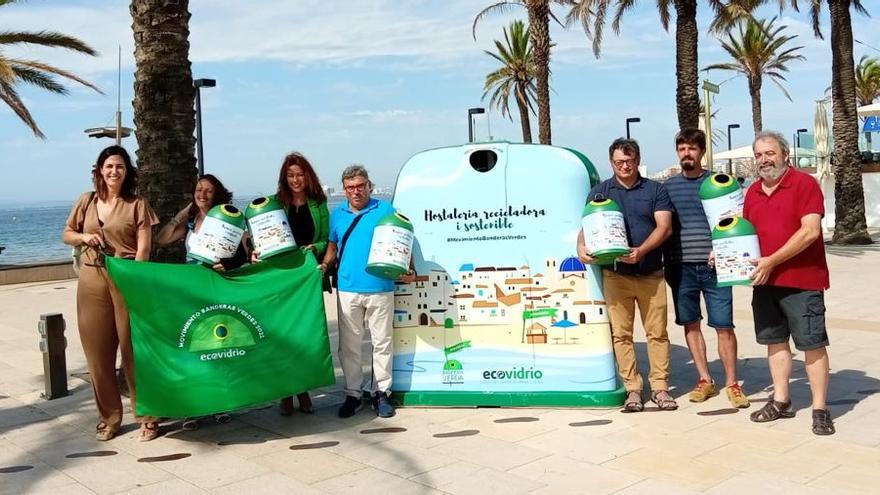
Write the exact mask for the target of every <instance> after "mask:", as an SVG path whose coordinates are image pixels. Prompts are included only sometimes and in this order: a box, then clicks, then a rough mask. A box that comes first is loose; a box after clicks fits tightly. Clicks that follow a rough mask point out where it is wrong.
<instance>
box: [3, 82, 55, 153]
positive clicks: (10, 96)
mask: <svg viewBox="0 0 880 495" xmlns="http://www.w3.org/2000/svg"><path fill="white" fill-rule="evenodd" d="M0 101H2V102H3V103H6V105H7V106H8V107H9V108H11V109H12V111H13V112H14V113H15V115H17V116H18V118H19V119H21V121H22V122H24V123H25V125H27V126H28V127H30V129H31V131H33V133H34V135H35V136H36V137H38V138H40V139H46V135H45V134H43V131H41V130H40V127H39V126H38V125H37V122H36V121H35V120H34V117H33V116H32V115H31V112H30V111H28V109H27V107H26V106H25V104H24V102H23V101H21V97H19V96H18V92H16V91H15V87H13V86H12V85H11V84H8V83H6V82H3V81H0Z"/></svg>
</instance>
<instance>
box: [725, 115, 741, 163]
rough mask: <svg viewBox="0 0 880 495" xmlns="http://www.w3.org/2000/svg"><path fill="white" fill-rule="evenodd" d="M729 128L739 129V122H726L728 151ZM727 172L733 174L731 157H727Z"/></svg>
mask: <svg viewBox="0 0 880 495" xmlns="http://www.w3.org/2000/svg"><path fill="white" fill-rule="evenodd" d="M731 129H739V124H727V151H730V150H731V149H733V148H731V147H730V130H731ZM727 173H728V174H731V175H733V159H732V158H728V159H727Z"/></svg>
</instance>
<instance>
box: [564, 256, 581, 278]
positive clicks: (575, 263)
mask: <svg viewBox="0 0 880 495" xmlns="http://www.w3.org/2000/svg"><path fill="white" fill-rule="evenodd" d="M585 271H587V265H585V264H584V263H583V262H582V261H581V260H579V259H577V258H576V257H574V256H569V257H568V258H565V259H564V260H562V263H560V264H559V273H562V274H565V273H569V274H571V273H574V272H585ZM564 276H565V275H563V277H564Z"/></svg>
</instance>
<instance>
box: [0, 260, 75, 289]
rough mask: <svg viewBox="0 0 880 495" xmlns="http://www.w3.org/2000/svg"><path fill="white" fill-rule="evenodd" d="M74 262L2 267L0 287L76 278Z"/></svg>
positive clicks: (62, 261) (0, 266)
mask: <svg viewBox="0 0 880 495" xmlns="http://www.w3.org/2000/svg"><path fill="white" fill-rule="evenodd" d="M72 261H73V260H59V261H50V262H46V263H33V264H29V265H0V285H9V284H23V283H27V282H45V281H49V280H68V279H71V278H76V274H75V273H74V272H73V263H72Z"/></svg>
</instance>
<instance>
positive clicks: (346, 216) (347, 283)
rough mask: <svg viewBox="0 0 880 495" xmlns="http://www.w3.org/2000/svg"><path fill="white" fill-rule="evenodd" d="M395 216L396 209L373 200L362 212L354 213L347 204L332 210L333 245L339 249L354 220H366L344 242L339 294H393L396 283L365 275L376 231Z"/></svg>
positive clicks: (331, 236) (384, 202)
mask: <svg viewBox="0 0 880 495" xmlns="http://www.w3.org/2000/svg"><path fill="white" fill-rule="evenodd" d="M391 213H394V207H393V206H391V203H389V202H388V201H383V200H379V199H375V198H371V199H370V201H369V202H368V203H367V205H366V206H365V207H364V209H363V210H361V211H359V212H358V213H355V212H353V211H352V210H351V208H349V205H348V203H347V202H346V203H345V204H344V205H342V206H340V207H338V208H336V209H335V210H333V213H331V214H330V242H333V243H335V244H336V247H337V248H339V249H341V248H343V246H340V245H339V242H340V241H341V240H342V237H343V236H344V235H345V232H346V231H347V230H348V227H349V226H350V225H351V222H353V221H354V219H355V217H357V216H358V215H362V216H363V217H364V218H362V219H361V220H360V222H358V224H357V225H356V226H355V228H354V230H353V231H352V232H351V234H350V235H349V236H348V239H347V240H346V241H345V246H344V247H345V251H344V252H343V255H342V262H341V263H340V265H339V273H338V277H339V287H338V288H339V290H341V291H343V292H357V293H361V294H374V293H377V292H393V291H394V281H393V280H388V279H385V278H379V277H376V276H373V275H370V274H369V273H367V272H366V270H365V269H366V267H367V259H368V258H369V257H370V244H372V242H373V229H375V228H376V224H377V223H379V220H381V219H382V218H383V217H385V216H386V215H390V214H391Z"/></svg>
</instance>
